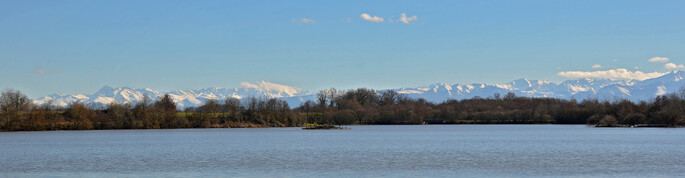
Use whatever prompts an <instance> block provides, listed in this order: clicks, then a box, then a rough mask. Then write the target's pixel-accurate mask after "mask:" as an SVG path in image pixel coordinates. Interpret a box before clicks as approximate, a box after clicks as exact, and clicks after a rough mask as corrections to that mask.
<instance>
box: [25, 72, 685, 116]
mask: <svg viewBox="0 0 685 178" xmlns="http://www.w3.org/2000/svg"><path fill="white" fill-rule="evenodd" d="M683 79H685V72H683V71H674V72H670V73H667V74H665V75H663V76H660V77H656V78H651V79H646V80H642V81H638V80H628V81H626V80H608V79H590V78H582V79H574V80H566V81H563V82H561V83H559V84H557V83H554V82H551V81H546V80H531V79H525V78H520V79H516V80H512V81H510V82H507V83H504V84H485V83H472V84H452V85H450V84H446V83H443V82H439V83H434V84H430V85H425V86H421V87H413V88H412V87H405V88H397V89H384V90H393V91H396V92H397V93H400V94H404V95H406V96H408V97H410V98H415V99H418V98H423V99H426V100H427V101H430V102H434V103H439V102H442V101H445V100H449V99H456V100H461V99H469V98H473V97H482V98H485V97H491V96H493V95H494V94H495V93H499V94H501V95H502V96H503V95H504V94H506V93H509V92H513V93H514V94H516V95H517V96H526V97H552V98H560V99H576V100H585V99H599V100H612V99H617V98H622V99H628V100H631V101H647V100H651V99H653V98H654V97H656V96H659V95H663V94H667V93H673V92H676V91H678V90H679V89H680V88H681V87H683V85H685V80H683ZM384 90H379V91H384ZM164 94H169V95H170V96H171V98H172V99H174V101H176V104H177V106H178V107H179V108H186V107H196V106H200V105H201V104H203V103H204V102H206V101H207V100H210V99H218V100H223V99H226V98H227V97H231V98H236V99H241V100H242V99H245V98H248V97H261V98H280V99H283V100H285V101H286V102H288V104H289V105H290V106H291V107H297V106H299V105H300V104H302V103H304V102H306V101H308V100H315V99H316V94H314V93H312V92H309V91H305V90H303V89H300V88H297V87H293V86H287V85H282V84H276V83H271V82H267V81H260V82H256V83H249V82H242V83H241V84H240V87H239V88H223V87H214V88H202V89H196V90H175V91H169V92H159V91H155V90H153V89H150V88H142V89H133V88H130V87H119V88H113V87H111V86H109V85H105V86H103V87H102V88H100V89H99V90H98V91H96V92H95V93H93V94H90V95H88V94H73V95H67V94H52V95H48V96H44V97H40V98H36V99H34V100H33V102H34V104H37V105H42V104H46V103H51V104H52V105H54V106H58V107H66V106H68V105H69V104H70V103H73V102H82V103H84V104H92V105H95V106H106V105H107V104H110V103H112V102H117V103H129V104H135V103H138V102H141V101H143V100H144V98H145V96H146V95H147V96H149V97H151V99H152V100H154V99H156V98H157V97H159V96H162V95H164Z"/></svg>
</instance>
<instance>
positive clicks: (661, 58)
mask: <svg viewBox="0 0 685 178" xmlns="http://www.w3.org/2000/svg"><path fill="white" fill-rule="evenodd" d="M668 60H669V59H668V58H667V57H659V56H657V57H652V58H649V62H659V63H666V62H668Z"/></svg>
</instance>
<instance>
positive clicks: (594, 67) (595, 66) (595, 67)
mask: <svg viewBox="0 0 685 178" xmlns="http://www.w3.org/2000/svg"><path fill="white" fill-rule="evenodd" d="M592 68H593V69H601V68H604V67H602V65H599V64H595V65H592Z"/></svg>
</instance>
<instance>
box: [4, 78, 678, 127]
mask: <svg viewBox="0 0 685 178" xmlns="http://www.w3.org/2000/svg"><path fill="white" fill-rule="evenodd" d="M426 120H438V121H440V122H441V123H444V124H588V125H590V126H599V127H616V126H664V127H678V126H683V125H685V90H681V91H679V92H677V93H673V94H667V95H661V96H658V97H656V98H655V99H653V100H652V101H650V102H645V101H642V102H637V103H636V102H632V101H629V100H614V101H599V100H597V99H586V100H583V101H581V102H578V101H576V100H574V99H571V100H564V99H557V98H530V97H519V96H516V95H515V94H514V93H508V94H506V95H505V96H501V95H500V94H497V93H496V94H494V95H493V96H491V97H487V98H481V97H474V98H471V99H464V100H453V99H452V100H447V101H444V102H442V103H431V102H428V101H426V100H425V99H413V98H408V97H406V96H405V95H402V94H399V93H397V92H395V91H392V90H384V91H375V90H372V89H366V88H359V89H354V90H346V91H338V90H336V89H333V88H332V89H326V90H321V91H319V92H318V93H317V94H316V100H315V101H306V102H305V103H303V104H302V105H300V106H298V107H295V108H294V109H291V107H290V106H289V105H288V103H286V102H285V101H283V100H280V99H275V98H257V97H250V98H247V99H244V100H242V101H241V100H239V99H236V98H226V99H225V100H208V101H207V102H205V103H204V104H203V105H201V106H199V107H190V108H185V109H184V110H182V111H180V110H178V109H177V106H176V104H175V102H174V101H173V99H172V98H171V97H170V96H169V95H168V94H167V95H164V96H161V97H159V98H156V99H153V98H150V97H145V98H144V99H143V101H141V102H138V103H136V104H120V103H112V104H109V105H108V106H107V107H105V108H100V109H97V108H94V107H89V106H86V105H84V104H83V103H78V102H76V103H71V104H70V105H69V106H68V107H66V108H57V107H54V106H53V105H52V104H51V103H46V104H43V105H33V103H32V101H31V100H30V99H28V97H26V95H24V94H22V93H21V92H20V91H17V90H11V89H9V90H4V91H3V92H2V94H1V95H0V130H2V131H29V130H89V129H172V128H229V127H299V126H303V125H305V124H322V125H354V124H357V125H378V124H424V123H425V121H426Z"/></svg>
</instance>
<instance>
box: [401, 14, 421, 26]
mask: <svg viewBox="0 0 685 178" xmlns="http://www.w3.org/2000/svg"><path fill="white" fill-rule="evenodd" d="M416 19H418V18H417V17H416V16H411V17H407V14H405V13H402V16H401V17H400V22H402V23H405V24H409V22H411V21H415V20H416Z"/></svg>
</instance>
